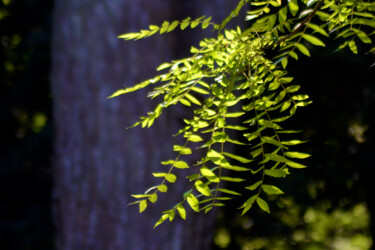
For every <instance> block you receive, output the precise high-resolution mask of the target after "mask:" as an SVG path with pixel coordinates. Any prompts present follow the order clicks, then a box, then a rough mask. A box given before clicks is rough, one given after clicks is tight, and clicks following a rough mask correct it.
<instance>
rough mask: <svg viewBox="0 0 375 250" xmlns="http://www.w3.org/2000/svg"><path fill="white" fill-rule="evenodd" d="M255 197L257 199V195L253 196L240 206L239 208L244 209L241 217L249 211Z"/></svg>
mask: <svg viewBox="0 0 375 250" xmlns="http://www.w3.org/2000/svg"><path fill="white" fill-rule="evenodd" d="M257 197H258V195H257V194H256V195H253V196H251V197H250V198H249V199H248V200H247V201H246V202H245V203H244V204H242V206H241V207H240V208H244V209H243V210H242V214H241V215H244V214H245V213H246V212H247V211H249V209H250V208H251V207H252V206H253V204H254V202H255V200H256V198H257Z"/></svg>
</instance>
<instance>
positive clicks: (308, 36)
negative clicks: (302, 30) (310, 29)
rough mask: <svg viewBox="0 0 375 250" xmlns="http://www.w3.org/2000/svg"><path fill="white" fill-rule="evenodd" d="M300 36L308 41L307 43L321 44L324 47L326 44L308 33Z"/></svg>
mask: <svg viewBox="0 0 375 250" xmlns="http://www.w3.org/2000/svg"><path fill="white" fill-rule="evenodd" d="M302 37H303V38H304V39H305V40H306V41H308V42H309V43H311V44H313V45H315V46H322V47H325V46H326V45H325V44H324V43H323V42H322V41H321V40H320V39H319V38H317V37H315V36H312V35H309V34H303V35H302Z"/></svg>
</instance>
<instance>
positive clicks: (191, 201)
mask: <svg viewBox="0 0 375 250" xmlns="http://www.w3.org/2000/svg"><path fill="white" fill-rule="evenodd" d="M187 202H188V203H189V205H190V207H191V208H192V209H193V210H194V211H196V212H199V201H198V199H197V198H196V197H195V196H194V195H193V194H191V193H190V194H189V195H188V197H187Z"/></svg>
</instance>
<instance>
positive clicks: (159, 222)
mask: <svg viewBox="0 0 375 250" xmlns="http://www.w3.org/2000/svg"><path fill="white" fill-rule="evenodd" d="M168 218H169V215H168V214H163V215H162V216H161V217H160V219H159V220H158V221H157V222H156V224H155V226H154V229H155V228H156V227H157V226H159V225H160V224H161V223H163V222H164V221H165V220H166V219H168Z"/></svg>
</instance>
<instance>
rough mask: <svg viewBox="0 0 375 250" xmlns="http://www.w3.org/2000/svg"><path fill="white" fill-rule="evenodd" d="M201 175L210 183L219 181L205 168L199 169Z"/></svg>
mask: <svg viewBox="0 0 375 250" xmlns="http://www.w3.org/2000/svg"><path fill="white" fill-rule="evenodd" d="M200 171H201V173H202V175H203V176H204V177H206V178H207V179H208V180H209V181H211V182H220V179H219V178H218V177H217V176H216V175H215V174H214V172H212V171H211V170H210V169H208V168H206V167H202V168H201V169H200Z"/></svg>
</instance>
